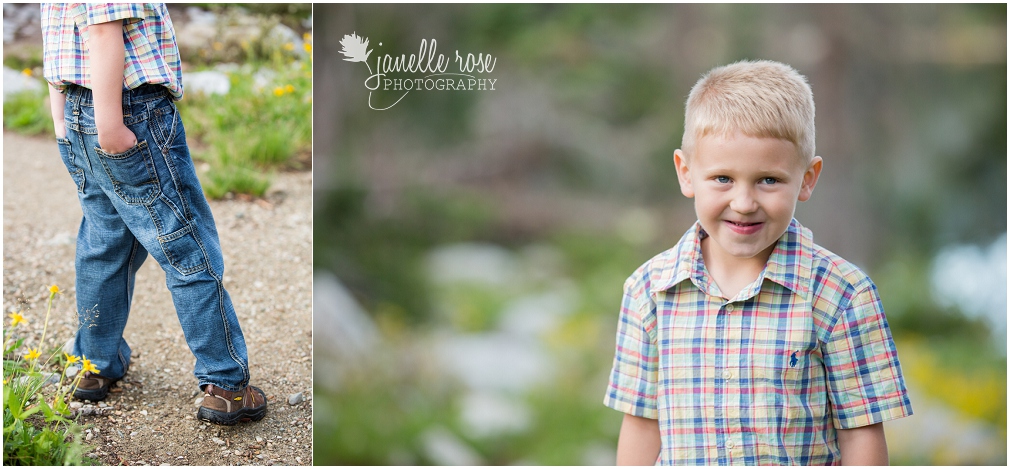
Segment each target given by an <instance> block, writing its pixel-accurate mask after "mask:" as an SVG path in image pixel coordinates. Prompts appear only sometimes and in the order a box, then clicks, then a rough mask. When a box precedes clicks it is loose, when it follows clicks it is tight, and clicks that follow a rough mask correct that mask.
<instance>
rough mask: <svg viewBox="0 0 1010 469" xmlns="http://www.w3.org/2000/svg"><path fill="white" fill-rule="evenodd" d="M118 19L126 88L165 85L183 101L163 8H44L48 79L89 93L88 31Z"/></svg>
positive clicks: (175, 53)
mask: <svg viewBox="0 0 1010 469" xmlns="http://www.w3.org/2000/svg"><path fill="white" fill-rule="evenodd" d="M116 20H124V21H123V40H124V41H123V42H124V45H125V49H126V67H125V70H124V72H123V89H134V88H137V87H139V86H141V85H144V84H152V85H163V86H165V87H167V88H168V89H169V91H171V92H172V96H173V97H174V98H175V99H177V100H178V99H182V63H181V61H180V59H179V48H178V47H177V46H176V43H175V30H174V29H173V28H172V19H171V18H169V16H168V9H167V8H166V7H165V4H164V3H43V4H42V36H43V44H44V49H43V63H44V64H45V66H44V74H45V77H46V80H47V81H48V82H49V83H50V84H52V85H53V86H54V87H56V88H57V89H59V90H61V91H63V90H65V89H66V87H67V85H69V84H76V85H80V86H83V87H85V88H91V70H90V68H89V61H88V47H87V41H88V26H90V25H93V24H99V23H107V22H109V21H116Z"/></svg>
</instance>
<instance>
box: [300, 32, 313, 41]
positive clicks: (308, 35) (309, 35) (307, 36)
mask: <svg viewBox="0 0 1010 469" xmlns="http://www.w3.org/2000/svg"><path fill="white" fill-rule="evenodd" d="M302 39H303V40H305V42H309V41H311V40H312V33H305V34H302Z"/></svg>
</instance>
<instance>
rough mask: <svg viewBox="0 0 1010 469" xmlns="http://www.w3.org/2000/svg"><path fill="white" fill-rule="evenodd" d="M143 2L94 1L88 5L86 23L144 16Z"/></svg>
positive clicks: (99, 22)
mask: <svg viewBox="0 0 1010 469" xmlns="http://www.w3.org/2000/svg"><path fill="white" fill-rule="evenodd" d="M145 16H146V15H145V13H144V4H143V3H96V4H89V6H88V25H89V26H90V25H93V24H101V23H108V22H110V21H116V20H124V19H130V18H144V17H145Z"/></svg>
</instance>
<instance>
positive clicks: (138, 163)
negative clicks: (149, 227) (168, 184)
mask: <svg viewBox="0 0 1010 469" xmlns="http://www.w3.org/2000/svg"><path fill="white" fill-rule="evenodd" d="M95 153H97V154H98V156H99V158H100V159H101V160H102V166H103V167H104V168H105V172H106V174H108V175H109V179H111V180H112V185H113V188H114V189H115V191H116V194H117V195H119V197H120V198H122V199H123V201H124V202H126V203H127V204H131V205H147V204H150V203H151V202H153V201H154V199H156V198H157V197H158V196H159V195H160V194H161V185H160V184H159V181H158V171H157V170H156V169H155V167H154V158H153V157H152V156H151V150H150V148H148V146H147V140H141V141H140V142H139V143H137V144H136V145H135V146H134V147H133V148H131V149H129V150H126V151H125V152H123V153H116V154H111V153H106V152H104V151H102V149H101V148H98V147H95Z"/></svg>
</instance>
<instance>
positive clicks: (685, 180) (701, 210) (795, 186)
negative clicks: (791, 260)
mask: <svg viewBox="0 0 1010 469" xmlns="http://www.w3.org/2000/svg"><path fill="white" fill-rule="evenodd" d="M674 163H675V164H676V166H677V176H678V178H679V180H680V188H681V192H683V194H684V195H685V196H687V197H692V198H694V208H695V212H697V215H698V220H699V222H700V223H701V226H702V228H704V229H705V231H706V232H707V233H708V235H709V238H707V240H711V241H710V242H707V243H706V242H705V241H703V245H702V247H703V252H704V253H705V263H706V265H708V266H709V268H710V269H712V268H713V267H716V265H718V266H719V267H721V268H719V267H716V269H717V270H724V271H725V270H726V269H729V270H735V268H737V267H745V266H746V267H749V268H748V269H745V270H753V268H755V267H756V268H757V271H758V272H760V269H761V268H763V267H764V264H765V262H767V260H768V256H769V255H771V252H772V251H773V250H774V248H775V242H776V241H778V239H779V237H781V236H782V234H783V233H785V231H786V229H787V228H788V227H789V223H790V222H791V221H792V218H793V213H794V211H795V209H796V202H797V201H806V200H808V199H809V198H810V195H811V193H812V192H813V189H814V185H815V184H816V183H817V177H818V176H819V175H820V171H821V159H820V157H814V158H813V160H811V161H810V162H807V161H805V158H802V157H801V156H800V155H799V154H798V152H797V150H796V146H795V145H794V144H793V143H792V142H790V141H788V140H783V139H778V138H767V137H749V136H746V135H743V134H741V133H735V134H733V135H731V136H729V137H722V136H716V135H707V136H704V137H701V138H699V139H697V141H696V143H695V149H694V151H693V152H692V154H691V155H690V157H686V156H685V154H684V153H683V152H682V151H681V150H677V151H676V152H675V153H674ZM713 264H715V265H713ZM755 274H756V272H755ZM751 280H753V278H752V279H751Z"/></svg>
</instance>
